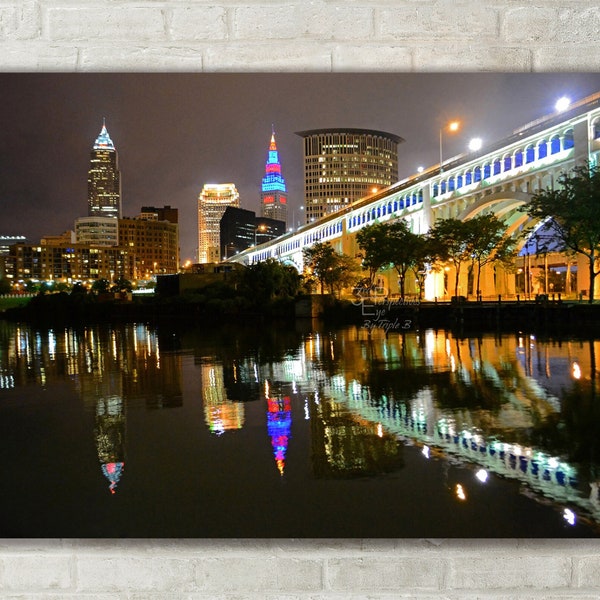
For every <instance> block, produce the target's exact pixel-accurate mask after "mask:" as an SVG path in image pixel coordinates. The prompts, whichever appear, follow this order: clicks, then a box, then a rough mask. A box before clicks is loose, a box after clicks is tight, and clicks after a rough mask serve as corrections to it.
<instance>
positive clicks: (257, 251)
mask: <svg viewBox="0 0 600 600" xmlns="http://www.w3.org/2000/svg"><path fill="white" fill-rule="evenodd" d="M599 154H600V93H598V94H595V95H593V96H590V97H588V98H585V99H584V100H581V101H580V102H577V103H575V104H573V105H572V106H571V108H569V109H568V110H567V111H565V112H563V113H555V114H552V115H549V116H546V117H543V118H542V119H538V120H537V121H535V122H533V123H529V124H528V125H526V126H525V127H522V128H521V129H519V130H516V131H515V132H513V134H511V135H510V136H509V137H507V138H505V139H503V140H500V141H498V142H496V143H492V144H490V145H489V146H487V147H486V148H483V149H482V150H479V151H477V152H473V153H469V154H463V155H460V156H457V157H454V158H452V159H450V160H448V161H445V162H444V165H443V167H444V168H443V172H441V171H440V165H435V166H433V167H430V168H428V169H427V170H425V171H424V172H422V173H420V174H418V175H414V176H412V177H409V178H407V179H404V180H402V181H400V182H398V183H396V184H394V185H392V186H390V187H389V188H386V189H384V190H381V191H379V192H377V193H375V194H373V195H371V196H367V197H365V198H362V199H360V200H358V201H356V202H354V203H353V204H352V205H351V206H348V207H346V208H344V209H342V210H341V211H339V212H337V213H333V214H330V215H327V216H325V217H323V218H321V219H319V220H317V221H315V222H314V223H310V224H307V225H304V226H303V227H301V228H300V229H298V230H297V231H294V232H289V233H287V234H285V235H284V236H281V237H279V238H277V239H275V240H272V241H270V242H267V243H265V244H262V245H260V246H257V247H253V248H249V249H248V250H245V251H244V252H240V253H239V254H236V255H235V256H233V257H231V258H229V259H228V261H232V262H240V263H243V264H251V263H253V262H256V261H262V260H266V259H268V258H276V259H278V260H282V261H284V260H289V261H292V262H293V263H294V264H296V265H300V266H302V265H303V258H302V250H303V249H304V248H306V247H309V246H311V245H313V244H315V243H317V242H330V243H332V245H333V246H334V248H335V249H336V250H337V251H338V252H346V253H347V254H350V255H351V256H355V255H356V254H357V252H356V242H355V236H356V233H357V232H358V231H360V230H361V229H362V228H363V227H367V226H368V225H373V224H375V223H385V222H390V221H393V220H397V219H405V220H406V221H407V222H408V224H409V226H410V228H411V230H412V231H413V232H414V233H425V232H427V231H428V230H429V229H430V228H431V226H432V225H433V224H434V223H435V221H436V220H437V219H440V218H441V219H446V218H461V219H467V218H472V217H473V216H475V215H477V214H479V213H481V212H484V211H489V212H491V213H493V214H496V215H497V216H498V217H500V218H502V219H504V220H505V222H506V224H507V233H509V234H510V233H512V232H513V231H514V230H515V229H516V228H518V227H519V226H521V225H523V224H524V223H525V221H526V219H527V217H526V216H524V215H523V216H521V215H520V214H519V215H517V209H518V207H519V206H520V205H522V204H524V203H526V202H527V201H528V199H529V198H530V196H531V194H533V193H535V191H537V190H540V189H544V188H546V187H550V186H553V185H554V184H555V183H556V181H557V178H558V177H559V176H560V174H561V173H562V172H566V171H568V170H570V169H571V168H573V167H574V166H575V165H576V164H583V163H585V162H590V163H591V164H598V162H599V161H598V157H599Z"/></svg>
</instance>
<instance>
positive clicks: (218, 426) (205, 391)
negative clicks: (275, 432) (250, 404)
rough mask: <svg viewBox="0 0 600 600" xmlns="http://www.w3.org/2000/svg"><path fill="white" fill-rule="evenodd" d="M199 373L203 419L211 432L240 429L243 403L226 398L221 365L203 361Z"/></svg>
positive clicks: (220, 432) (217, 432)
mask: <svg viewBox="0 0 600 600" xmlns="http://www.w3.org/2000/svg"><path fill="white" fill-rule="evenodd" d="M201 373H202V400H203V402H204V419H205V420H206V424H207V425H208V428H209V429H210V431H211V433H215V434H217V435H221V434H223V433H224V432H225V431H227V430H229V429H241V428H242V427H243V425H244V405H243V404H240V403H239V402H232V401H231V400H229V399H228V398H227V392H226V391H225V383H224V381H223V365H216V364H211V363H203V364H202V367H201Z"/></svg>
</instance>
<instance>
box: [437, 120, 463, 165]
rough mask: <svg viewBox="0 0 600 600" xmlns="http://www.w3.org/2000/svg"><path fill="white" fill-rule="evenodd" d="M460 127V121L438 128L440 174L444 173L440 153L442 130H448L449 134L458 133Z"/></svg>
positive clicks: (441, 154) (441, 153)
mask: <svg viewBox="0 0 600 600" xmlns="http://www.w3.org/2000/svg"><path fill="white" fill-rule="evenodd" d="M459 127H460V121H450V123H447V124H446V125H445V126H444V127H441V128H440V174H441V173H443V172H444V167H443V166H442V162H443V152H442V139H443V134H444V129H448V131H450V132H451V133H454V132H455V131H458V129H459Z"/></svg>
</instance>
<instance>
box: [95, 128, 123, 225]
mask: <svg viewBox="0 0 600 600" xmlns="http://www.w3.org/2000/svg"><path fill="white" fill-rule="evenodd" d="M88 216H90V217H111V218H113V219H118V218H120V217H121V174H120V172H119V165H118V157H117V150H116V149H115V145H114V144H113V142H112V140H111V139H110V136H109V135H108V130H107V129H106V123H103V124H102V130H101V131H100V135H98V137H97V138H96V141H95V142H94V146H93V148H92V152H91V157H90V169H89V171H88Z"/></svg>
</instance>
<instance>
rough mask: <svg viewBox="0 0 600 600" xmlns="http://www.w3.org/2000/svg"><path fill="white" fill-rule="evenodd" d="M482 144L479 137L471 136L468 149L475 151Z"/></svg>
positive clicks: (479, 148)
mask: <svg viewBox="0 0 600 600" xmlns="http://www.w3.org/2000/svg"><path fill="white" fill-rule="evenodd" d="M482 146H483V140H482V139H481V138H473V139H472V140H471V141H470V142H469V150H470V151H471V152H477V150H481V147H482Z"/></svg>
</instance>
